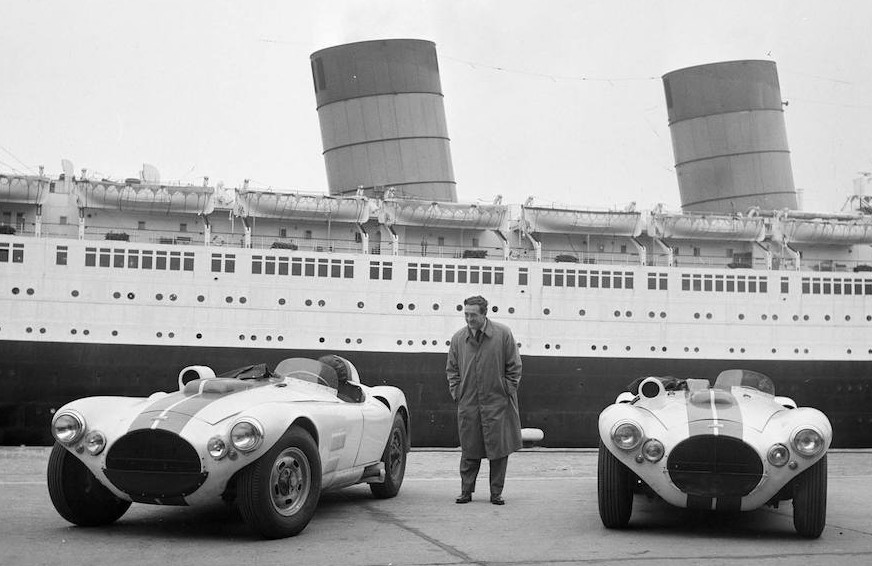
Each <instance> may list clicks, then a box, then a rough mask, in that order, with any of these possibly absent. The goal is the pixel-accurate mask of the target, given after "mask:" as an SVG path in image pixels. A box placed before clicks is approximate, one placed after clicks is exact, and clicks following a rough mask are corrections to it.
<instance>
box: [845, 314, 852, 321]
mask: <svg viewBox="0 0 872 566" xmlns="http://www.w3.org/2000/svg"><path fill="white" fill-rule="evenodd" d="M849 320H851V315H849V314H846V315H845V321H846V322H847V321H849Z"/></svg>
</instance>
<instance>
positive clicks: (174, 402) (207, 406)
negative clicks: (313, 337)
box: [130, 382, 338, 432]
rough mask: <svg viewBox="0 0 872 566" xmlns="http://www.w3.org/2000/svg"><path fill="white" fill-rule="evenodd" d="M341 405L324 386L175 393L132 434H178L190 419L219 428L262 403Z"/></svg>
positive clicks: (152, 408)
mask: <svg viewBox="0 0 872 566" xmlns="http://www.w3.org/2000/svg"><path fill="white" fill-rule="evenodd" d="M276 402H279V403H301V402H338V398H337V397H336V392H335V391H334V390H331V389H329V388H327V387H324V386H322V385H316V384H310V383H304V382H300V383H294V384H288V383H285V382H280V383H268V384H264V385H259V384H257V385H254V386H250V387H246V388H244V389H241V390H238V391H220V392H219V391H209V390H204V391H199V392H196V393H194V392H176V393H171V394H169V395H166V396H164V397H161V398H159V399H156V400H155V401H154V402H152V403H149V404H147V405H146V406H145V407H143V408H142V410H141V412H140V413H139V414H138V415H137V416H136V417H135V418H134V420H133V422H132V423H131V426H130V430H135V429H141V428H160V429H168V430H173V431H175V432H179V431H180V430H181V428H182V427H184V425H185V424H186V423H187V422H188V421H190V420H191V419H197V420H200V421H203V422H206V423H209V424H212V425H214V424H217V423H219V422H221V421H223V420H224V419H227V418H230V417H233V416H235V415H238V414H239V413H242V412H244V411H245V410H247V409H249V408H251V407H254V406H257V405H261V404H263V403H276Z"/></svg>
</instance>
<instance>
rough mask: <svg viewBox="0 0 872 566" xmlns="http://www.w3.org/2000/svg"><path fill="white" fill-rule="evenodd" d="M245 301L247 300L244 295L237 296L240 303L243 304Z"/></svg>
mask: <svg viewBox="0 0 872 566" xmlns="http://www.w3.org/2000/svg"><path fill="white" fill-rule="evenodd" d="M247 302H248V299H246V298H245V297H239V303H240V304H243V305H244V304H245V303H247Z"/></svg>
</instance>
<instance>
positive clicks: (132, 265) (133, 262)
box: [127, 250, 139, 269]
mask: <svg viewBox="0 0 872 566" xmlns="http://www.w3.org/2000/svg"><path fill="white" fill-rule="evenodd" d="M127 267H128V268H129V269H139V251H138V250H129V251H128V252H127Z"/></svg>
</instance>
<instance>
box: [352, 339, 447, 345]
mask: <svg viewBox="0 0 872 566" xmlns="http://www.w3.org/2000/svg"><path fill="white" fill-rule="evenodd" d="M357 343H358V344H360V338H358V339H357ZM436 344H438V342H436V340H433V345H434V346H435V345H436Z"/></svg>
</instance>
